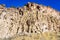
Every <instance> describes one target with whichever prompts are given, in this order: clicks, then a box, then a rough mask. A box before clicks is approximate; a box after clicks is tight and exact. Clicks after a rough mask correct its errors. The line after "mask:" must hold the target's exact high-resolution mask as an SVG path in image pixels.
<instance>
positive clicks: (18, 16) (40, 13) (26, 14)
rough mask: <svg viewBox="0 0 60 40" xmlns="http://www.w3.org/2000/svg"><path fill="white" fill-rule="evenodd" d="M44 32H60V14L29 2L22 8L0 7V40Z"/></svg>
mask: <svg viewBox="0 0 60 40" xmlns="http://www.w3.org/2000/svg"><path fill="white" fill-rule="evenodd" d="M45 32H54V33H58V32H60V12H58V11H56V10H54V9H53V8H50V7H46V6H43V5H38V4H35V3H30V2H29V3H28V4H27V5H26V6H24V7H22V8H20V7H19V8H12V7H11V8H6V7H4V6H1V5H0V38H2V39H3V38H9V37H14V36H16V35H28V36H30V35H31V34H32V33H34V34H35V33H36V34H43V33H45Z"/></svg>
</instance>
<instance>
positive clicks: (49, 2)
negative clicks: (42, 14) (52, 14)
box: [0, 0, 60, 11]
mask: <svg viewBox="0 0 60 40" xmlns="http://www.w3.org/2000/svg"><path fill="white" fill-rule="evenodd" d="M27 2H34V3H37V4H43V5H45V6H50V7H52V8H54V9H56V10H58V11H60V0H0V4H5V5H6V7H10V6H15V7H19V6H20V7H23V6H24V5H25V4H27Z"/></svg>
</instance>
